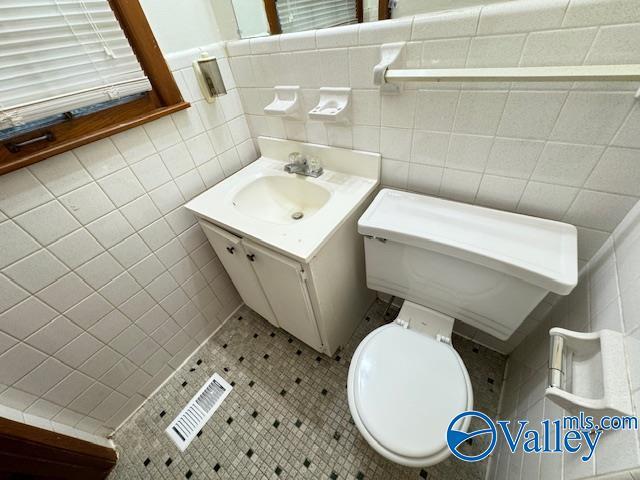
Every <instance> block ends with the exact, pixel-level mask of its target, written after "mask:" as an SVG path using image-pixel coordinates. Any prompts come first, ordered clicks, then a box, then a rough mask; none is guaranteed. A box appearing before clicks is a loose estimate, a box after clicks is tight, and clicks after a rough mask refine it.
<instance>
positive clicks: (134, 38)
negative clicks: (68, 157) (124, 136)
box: [0, 0, 190, 175]
mask: <svg viewBox="0 0 640 480" xmlns="http://www.w3.org/2000/svg"><path fill="white" fill-rule="evenodd" d="M108 1H109V4H110V6H111V8H112V9H113V11H114V13H115V15H116V18H117V19H118V21H119V22H120V25H121V27H122V29H123V31H124V33H125V35H126V36H127V39H128V40H129V43H130V45H131V48H132V49H133V51H134V53H135V54H136V56H137V58H138V61H139V62H140V66H141V67H142V69H143V70H144V72H145V74H146V75H147V77H148V78H149V81H150V82H151V86H152V90H151V91H150V92H147V93H146V94H145V95H143V96H142V97H141V98H139V99H136V100H134V101H131V102H127V103H123V104H121V105H117V106H115V107H111V108H108V109H105V110H102V111H99V112H95V113H91V114H88V115H85V116H82V117H79V118H74V119H70V120H65V121H63V122H61V123H58V124H55V125H52V126H49V127H44V128H41V129H37V130H34V131H31V132H29V133H26V134H22V135H17V136H15V137H12V138H10V139H6V140H3V141H2V142H1V143H0V175H2V174H4V173H8V172H11V171H13V170H17V169H19V168H22V167H24V166H26V165H31V164H33V163H36V162H39V161H40V160H44V159H45V158H48V157H51V156H53V155H57V154H59V153H63V152H66V151H68V150H71V149H73V148H76V147H79V146H80V145H85V144H87V143H91V142H94V141H96V140H100V139H101V138H105V137H108V136H110V135H113V134H115V133H119V132H122V131H124V130H127V129H129V128H133V127H136V126H138V125H142V124H143V123H147V122H151V121H153V120H156V119H158V118H160V117H163V116H165V115H169V114H171V113H174V112H177V111H179V110H183V109H185V108H188V107H189V106H190V105H189V103H188V102H185V101H184V99H183V98H182V95H181V93H180V90H179V88H178V86H177V85H176V82H175V80H174V78H173V75H172V73H171V70H169V67H168V66H167V63H166V61H165V59H164V56H163V55H162V52H161V51H160V47H159V46H158V43H157V42H156V39H155V37H154V36H153V32H152V31H151V27H150V26H149V22H148V21H147V18H146V16H145V14H144V11H143V10H142V6H141V5H140V2H139V0H108ZM49 132H50V133H51V134H53V140H51V141H47V142H46V143H45V142H36V143H33V144H30V145H27V146H24V147H21V148H20V151H19V152H16V153H12V152H10V151H9V149H8V148H7V145H8V144H10V143H19V142H24V141H27V140H30V139H33V138H37V137H40V136H43V135H45V134H47V133H49Z"/></svg>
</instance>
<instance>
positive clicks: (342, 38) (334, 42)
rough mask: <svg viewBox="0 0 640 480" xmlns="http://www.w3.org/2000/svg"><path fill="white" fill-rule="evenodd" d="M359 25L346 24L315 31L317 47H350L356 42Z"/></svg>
mask: <svg viewBox="0 0 640 480" xmlns="http://www.w3.org/2000/svg"><path fill="white" fill-rule="evenodd" d="M359 27H360V26H359V25H346V26H343V27H335V28H332V29H331V30H329V29H322V30H317V31H316V42H317V46H318V48H334V47H352V46H354V45H357V43H358V29H359Z"/></svg>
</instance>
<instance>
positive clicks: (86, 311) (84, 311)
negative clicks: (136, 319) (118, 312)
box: [64, 293, 113, 330]
mask: <svg viewBox="0 0 640 480" xmlns="http://www.w3.org/2000/svg"><path fill="white" fill-rule="evenodd" d="M111 310H113V306H112V305H110V304H109V303H108V302H107V301H106V300H105V299H104V298H103V297H102V296H101V295H100V294H99V293H93V294H92V295H90V296H88V297H87V298H85V299H84V300H82V301H81V302H80V303H78V304H77V305H75V306H73V307H72V308H70V309H69V310H67V311H66V312H64V314H65V316H66V317H68V318H69V319H70V320H72V321H73V322H74V323H75V324H76V325H78V326H80V327H82V328H83V329H85V330H86V329H88V328H89V327H91V326H92V325H93V324H94V323H96V322H97V321H98V320H100V319H101V318H102V317H104V316H105V315H106V314H107V313H109V312H110V311H111Z"/></svg>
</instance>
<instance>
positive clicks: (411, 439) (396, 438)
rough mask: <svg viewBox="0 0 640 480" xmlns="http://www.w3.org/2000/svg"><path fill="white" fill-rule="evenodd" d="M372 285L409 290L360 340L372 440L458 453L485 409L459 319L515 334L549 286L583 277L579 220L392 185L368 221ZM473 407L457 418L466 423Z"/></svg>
mask: <svg viewBox="0 0 640 480" xmlns="http://www.w3.org/2000/svg"><path fill="white" fill-rule="evenodd" d="M358 231H359V233H360V234H362V235H363V236H364V243H365V259H366V260H365V261H366V276H367V286H368V287H369V288H371V289H373V290H376V291H379V292H384V293H387V294H390V295H394V296H397V297H400V298H403V299H404V300H405V301H404V304H403V306H402V308H401V309H400V313H399V314H398V317H397V318H396V320H395V321H394V322H392V323H390V324H387V325H384V326H382V327H379V328H377V329H376V330H374V331H372V332H371V333H370V334H369V335H367V336H366V337H365V338H364V340H362V342H361V343H360V345H359V346H358V347H357V349H356V351H355V353H354V355H353V358H352V360H351V365H350V367H349V376H348V381H347V393H348V400H349V409H350V411H351V415H352V417H353V419H354V422H355V424H356V426H357V428H358V430H359V431H360V433H361V434H362V436H363V437H364V438H365V440H366V441H367V442H368V443H369V445H371V447H372V448H373V449H374V450H376V451H377V452H378V453H380V454H381V455H382V456H384V457H386V458H388V459H390V460H392V461H394V462H397V463H399V464H402V465H407V466H412V467H419V466H421V467H424V466H430V465H434V464H436V463H438V462H441V461H442V460H444V459H445V458H447V457H448V455H449V454H450V451H449V448H448V446H447V442H446V433H447V428H448V426H449V423H450V422H451V421H452V419H453V418H454V417H455V416H456V415H458V414H459V413H462V412H464V411H466V410H472V409H473V389H472V386H471V381H470V379H469V374H468V372H467V369H466V367H465V365H464V362H463V361H462V359H461V358H460V356H459V355H458V353H457V352H456V350H455V349H454V348H453V346H452V343H451V335H452V330H453V323H454V319H458V320H459V321H461V322H464V323H466V324H468V325H470V326H472V327H475V328H476V329H478V330H480V331H482V332H486V333H488V334H490V335H492V336H494V337H496V338H498V339H501V340H507V339H508V338H509V337H510V336H511V335H512V334H513V333H514V332H515V331H516V329H517V328H518V327H519V326H520V324H521V323H522V321H523V320H524V319H525V318H526V317H527V315H528V314H529V313H530V312H531V310H533V308H534V307H535V306H536V305H538V303H539V302H540V301H541V300H542V299H543V298H544V297H545V296H546V295H547V294H548V293H549V292H554V293H557V294H560V295H567V294H568V293H570V292H571V290H572V289H573V288H574V287H575V285H576V283H577V275H578V269H577V232H576V228H575V227H573V226H572V225H568V224H565V223H561V222H555V221H551V220H545V219H540V218H535V217H530V216H525V215H519V214H514V213H508V212H502V211H497V210H492V209H489V208H484V207H478V206H474V205H468V204H463V203H458V202H452V201H448V200H443V199H439V198H434V197H429V196H425V195H419V194H414V193H408V192H401V191H395V190H390V189H383V190H381V191H380V192H379V193H378V195H377V196H376V198H375V199H374V201H373V202H372V203H371V205H370V206H369V208H368V209H367V210H366V211H365V213H364V214H363V215H362V217H361V218H360V220H359V222H358ZM469 418H470V417H464V418H463V419H460V420H459V421H458V422H457V423H456V424H455V425H454V428H455V429H457V430H462V431H466V430H467V428H468V423H469Z"/></svg>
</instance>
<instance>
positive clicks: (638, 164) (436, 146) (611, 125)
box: [227, 0, 640, 264]
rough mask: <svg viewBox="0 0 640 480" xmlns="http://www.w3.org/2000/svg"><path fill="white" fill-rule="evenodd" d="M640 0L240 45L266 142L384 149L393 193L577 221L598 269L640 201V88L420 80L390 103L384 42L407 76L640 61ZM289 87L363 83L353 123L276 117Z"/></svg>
mask: <svg viewBox="0 0 640 480" xmlns="http://www.w3.org/2000/svg"><path fill="white" fill-rule="evenodd" d="M639 35H640V8H639V7H638V4H637V2H633V1H629V0H613V1H612V0H523V1H518V2H507V3H501V4H492V5H487V6H484V7H472V8H466V9H459V10H452V11H449V12H440V13H435V14H426V15H419V16H416V17H409V18H406V19H399V20H394V21H388V22H381V23H380V22H379V23H366V24H361V25H352V26H345V27H339V28H333V29H326V30H318V31H311V32H304V33H298V34H295V35H280V36H271V37H268V38H256V39H251V40H240V41H234V42H229V43H228V44H227V49H228V53H229V55H230V64H231V68H232V70H233V73H234V76H235V78H236V82H237V86H238V91H239V93H240V96H241V99H242V103H243V105H244V111H245V113H246V114H247V117H248V120H249V125H250V127H251V132H252V135H253V136H254V137H256V136H259V135H269V136H274V137H281V138H289V139H295V140H303V141H309V142H315V143H321V144H329V145H335V146H341V147H346V148H356V149H362V150H370V151H376V152H380V153H381V154H382V155H383V166H382V181H383V183H384V184H385V185H388V186H392V187H397V188H402V189H409V190H414V191H417V192H422V193H427V194H433V195H439V196H442V197H445V198H450V199H454V200H461V201H465V202H470V203H476V204H479V205H485V206H489V207H494V208H499V209H504V210H510V211H515V212H520V213H524V214H529V215H536V216H540V217H545V218H550V219H554V220H562V221H566V222H569V223H572V224H574V225H576V226H577V227H578V230H579V257H580V260H581V264H584V263H585V262H586V261H587V260H588V259H589V258H591V256H592V255H593V254H594V253H595V252H596V250H597V249H598V248H599V247H600V246H601V245H602V244H603V243H604V242H605V240H606V239H607V238H608V237H609V235H610V234H611V232H612V231H613V229H614V228H615V226H616V225H617V224H618V223H619V222H620V220H621V219H622V218H623V217H624V215H625V214H626V213H627V212H628V211H629V209H630V208H631V207H632V206H633V205H634V204H635V202H636V201H637V200H638V197H639V196H640V187H639V186H640V150H638V149H639V148H640V143H639V142H638V139H637V135H635V132H636V130H637V129H638V127H639V126H640V124H639V121H640V107H639V106H638V100H637V99H635V98H634V93H635V91H636V90H637V88H638V84H637V82H582V83H581V82H547V83H545V82H537V83H534V82H525V83H509V82H498V83H495V82H494V83H486V82H485V83H483V82H476V83H470V82H467V83H447V82H443V83H439V84H435V83H431V84H429V83H407V84H405V88H404V91H403V92H402V93H401V94H400V95H380V93H379V90H378V89H377V88H376V87H375V86H374V84H373V66H374V65H375V64H376V63H378V61H379V56H380V53H379V51H380V49H379V45H380V44H382V43H389V42H398V41H405V42H407V43H406V65H407V68H429V67H433V68H446V67H465V66H466V67H507V66H541V65H583V64H602V63H607V64H608V63H640V42H638V41H637V40H638V38H640V37H639ZM275 85H300V86H301V88H302V94H303V102H304V108H305V111H308V110H310V109H311V108H312V107H313V106H315V104H316V103H317V100H318V87H321V86H329V87H351V88H352V117H351V124H349V125H332V124H323V123H320V122H315V121H310V120H306V121H289V120H283V119H281V118H277V117H269V116H265V115H264V113H263V107H264V106H265V105H267V104H268V103H269V102H270V101H271V100H272V98H273V87H274V86H275Z"/></svg>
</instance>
